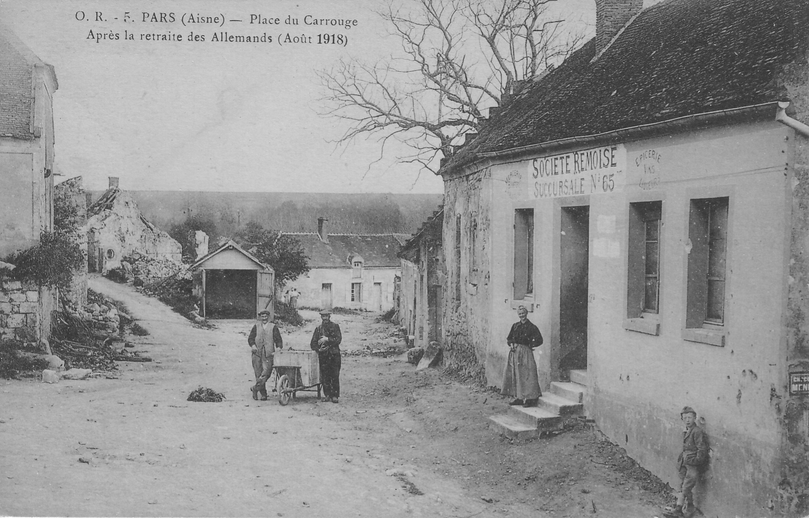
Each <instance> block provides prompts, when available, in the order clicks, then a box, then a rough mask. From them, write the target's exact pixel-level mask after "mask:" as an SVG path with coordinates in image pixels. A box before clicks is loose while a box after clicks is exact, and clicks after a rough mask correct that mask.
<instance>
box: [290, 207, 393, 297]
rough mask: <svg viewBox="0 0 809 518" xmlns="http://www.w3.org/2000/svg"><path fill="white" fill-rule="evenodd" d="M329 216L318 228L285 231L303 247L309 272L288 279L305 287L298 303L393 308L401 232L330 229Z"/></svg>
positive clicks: (299, 286) (302, 288) (294, 284)
mask: <svg viewBox="0 0 809 518" xmlns="http://www.w3.org/2000/svg"><path fill="white" fill-rule="evenodd" d="M327 221H328V220H326V219H325V218H319V219H318V231H317V233H314V232H298V233H296V232H284V234H286V235H290V236H293V237H295V239H297V240H298V241H299V242H300V243H301V247H302V248H303V251H304V253H305V254H306V257H307V258H308V260H307V264H308V266H309V273H307V274H305V275H301V276H300V277H298V278H297V279H295V280H294V281H291V282H288V283H287V284H286V286H285V290H286V289H289V290H291V289H293V288H294V289H296V290H298V292H299V294H300V295H299V297H298V306H299V307H301V306H303V307H312V308H332V307H343V308H349V309H361V310H367V311H382V312H384V311H388V310H390V309H391V308H392V307H393V289H394V279H395V278H396V276H397V275H400V273H401V264H400V262H399V258H398V257H396V253H397V252H398V251H399V247H400V246H401V241H399V239H400V236H399V235H397V234H329V232H328V229H327V226H326V223H327Z"/></svg>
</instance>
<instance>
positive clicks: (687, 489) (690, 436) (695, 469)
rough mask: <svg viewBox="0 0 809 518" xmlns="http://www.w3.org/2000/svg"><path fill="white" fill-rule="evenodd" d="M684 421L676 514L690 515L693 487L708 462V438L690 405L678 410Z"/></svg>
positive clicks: (692, 507) (691, 513)
mask: <svg viewBox="0 0 809 518" xmlns="http://www.w3.org/2000/svg"><path fill="white" fill-rule="evenodd" d="M680 419H682V421H683V423H685V430H683V452H682V453H680V456H679V457H678V458H677V470H678V471H679V474H680V481H681V484H680V494H679V495H678V496H677V514H680V513H681V515H682V516H686V517H690V516H693V514H694V512H695V511H696V507H695V506H694V496H693V489H694V486H696V485H697V482H699V478H700V474H701V473H702V471H703V469H704V468H705V466H706V465H707V463H708V438H707V436H706V435H705V432H704V431H703V430H702V428H700V427H699V426H697V412H696V411H695V410H694V409H693V408H691V407H690V406H687V407H684V408H683V409H682V411H681V412H680Z"/></svg>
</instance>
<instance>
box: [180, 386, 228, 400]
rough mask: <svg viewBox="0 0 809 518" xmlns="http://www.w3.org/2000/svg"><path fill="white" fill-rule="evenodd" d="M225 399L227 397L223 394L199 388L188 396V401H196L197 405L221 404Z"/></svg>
mask: <svg viewBox="0 0 809 518" xmlns="http://www.w3.org/2000/svg"><path fill="white" fill-rule="evenodd" d="M224 399H225V395H224V394H222V393H221V392H216V391H214V390H213V389H209V388H202V387H199V388H198V389H196V390H194V391H193V392H191V394H189V395H188V401H195V402H197V403H221V402H222V400H224Z"/></svg>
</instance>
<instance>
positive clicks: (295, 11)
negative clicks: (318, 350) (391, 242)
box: [0, 0, 595, 193]
mask: <svg viewBox="0 0 809 518" xmlns="http://www.w3.org/2000/svg"><path fill="white" fill-rule="evenodd" d="M400 1H402V2H407V1H410V0H400ZM558 3H559V4H560V5H562V7H563V8H564V9H565V10H566V12H567V13H568V16H569V17H575V18H577V19H580V20H581V21H582V23H584V24H592V23H594V19H595V1H594V0H559V1H558ZM379 5H380V4H379V2H378V1H370V0H335V1H333V2H326V1H313V0H309V1H306V0H298V1H287V0H273V1H272V2H267V1H265V0H219V1H212V0H195V1H192V0H168V1H165V0H164V1H159V2H156V1H152V0H127V1H120V0H103V1H101V0H83V1H75V0H0V20H2V22H3V23H4V24H6V25H7V26H10V27H11V28H12V30H13V31H14V32H15V33H16V34H17V36H18V37H19V38H20V39H21V40H22V41H23V42H24V43H25V44H26V45H28V46H29V47H30V48H31V49H32V50H33V51H34V53H35V54H37V55H38V56H39V58H40V59H42V60H43V61H44V62H46V63H49V64H51V65H53V66H54V68H55V70H56V76H57V79H58V82H59V89H58V91H57V92H56V93H55V94H54V124H55V132H56V152H55V153H56V155H55V156H56V160H55V162H56V173H57V174H60V175H63V176H61V178H62V179H64V178H69V177H74V176H82V177H83V180H84V186H85V188H86V189H91V190H93V189H104V188H106V186H107V182H108V180H107V177H109V176H117V177H119V178H120V185H121V187H122V188H123V189H130V190H187V191H242V192H244V191H259V192H342V193H365V192H367V193H371V192H376V193H379V192H393V193H440V192H442V181H441V179H440V177H436V176H435V175H433V174H432V173H431V172H429V171H419V168H418V166H416V165H411V164H401V163H397V162H396V160H395V159H394V158H393V157H392V156H391V157H390V158H387V159H384V160H382V161H380V162H378V163H375V164H373V165H372V163H373V162H374V161H375V160H376V159H377V158H378V157H379V145H378V143H377V142H375V141H362V140H360V141H354V142H353V143H352V144H350V145H348V146H338V145H337V144H335V141H336V140H337V139H339V138H340V137H341V136H342V134H343V133H344V132H345V130H346V129H347V128H346V126H345V125H344V123H341V122H340V121H337V120H335V119H332V118H327V117H324V116H322V115H321V113H322V112H323V110H324V104H323V102H322V98H323V96H324V94H325V92H324V91H323V89H322V87H321V85H320V82H319V79H318V77H317V75H316V72H317V71H318V70H322V69H328V68H330V67H331V66H332V65H333V64H334V63H336V62H337V61H338V60H339V59H341V58H360V59H363V60H365V61H371V62H373V61H377V60H379V59H381V58H384V57H387V56H389V55H390V54H391V53H394V52H396V51H397V50H398V48H399V47H398V45H397V41H396V39H395V38H391V37H390V36H388V35H387V33H386V30H385V27H384V25H383V23H382V21H381V20H380V19H379V17H378V15H376V14H375V13H374V12H373V8H374V7H375V6H379ZM97 12H98V13H101V14H100V16H101V18H102V20H101V21H100V20H96V13H97ZM125 13H128V15H127V14H125ZM144 13H147V14H145V15H144ZM160 13H165V16H164V17H163V20H165V21H161V15H160ZM170 13H173V16H174V18H173V21H172V18H171V16H170ZM189 13H193V14H195V15H202V16H217V15H221V16H222V17H223V18H224V20H225V22H224V23H223V25H222V26H212V25H210V24H208V25H205V24H191V23H186V24H185V25H183V21H184V19H185V21H187V15H188V14H189ZM184 14H185V15H186V17H185V18H184V17H183V15H184ZM251 15H257V16H261V17H263V18H267V19H271V18H276V17H277V18H279V19H280V22H281V23H280V24H279V25H274V24H262V25H258V24H249V23H248V22H249V20H250V17H251ZM306 15H312V16H314V17H316V18H340V19H356V20H357V25H356V26H355V27H351V28H350V29H341V30H336V29H334V28H332V29H331V30H328V31H323V30H319V28H317V27H312V26H304V17H305V16H306ZM127 17H128V20H131V21H125V19H127ZM287 17H293V18H297V19H298V20H299V25H298V26H290V25H286V24H285V23H284V22H285V21H286V18H287ZM116 18H117V19H116ZM144 19H145V21H144ZM233 19H241V20H244V21H243V22H231V21H229V20H233ZM91 31H92V36H91V35H90V33H91ZM125 31H127V32H128V33H131V34H134V35H135V37H136V40H135V41H129V40H126V39H124V35H125ZM110 32H112V33H117V34H118V37H119V38H120V39H118V40H114V39H113V40H109V39H101V40H100V41H98V40H97V39H96V38H98V37H100V36H99V35H102V36H103V35H106V34H109V33H110ZM191 32H193V33H195V34H197V35H203V36H205V37H206V41H205V42H194V41H188V35H189V33H191ZM220 32H228V33H230V34H250V35H256V36H261V35H262V34H264V33H266V34H267V35H270V36H272V37H273V40H274V41H273V43H268V44H248V43H224V42H213V41H210V40H211V38H212V35H213V34H214V33H217V34H218V33H220ZM320 33H329V34H343V35H344V36H347V37H348V42H347V44H346V45H345V46H340V45H317V44H316V43H312V44H284V45H279V44H278V41H277V40H278V37H279V35H280V36H281V37H282V41H283V39H284V38H285V37H286V35H287V34H289V35H290V36H292V37H294V36H298V35H301V36H303V35H306V36H307V37H312V38H313V39H314V38H316V35H317V34H320ZM142 34H159V35H174V36H176V35H181V36H182V37H183V41H182V42H178V41H148V40H142V39H141V35H142ZM57 181H59V180H58V179H57Z"/></svg>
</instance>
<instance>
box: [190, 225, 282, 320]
mask: <svg viewBox="0 0 809 518" xmlns="http://www.w3.org/2000/svg"><path fill="white" fill-rule="evenodd" d="M191 271H192V272H193V275H194V292H195V294H196V295H197V297H199V299H200V300H201V301H202V302H201V304H200V311H201V314H202V316H203V317H205V318H255V317H256V314H257V313H258V312H259V311H261V310H263V309H267V310H269V311H270V316H271V318H272V317H274V316H275V308H274V304H273V297H274V294H275V271H274V270H273V269H272V268H271V267H270V266H268V265H266V264H263V263H262V262H261V261H259V260H258V259H256V258H255V257H254V256H253V255H251V254H250V253H249V252H247V251H245V250H243V249H242V248H241V247H240V246H239V245H237V244H236V243H234V242H233V241H228V242H227V243H225V244H223V245H222V246H220V247H219V248H217V249H216V250H214V251H213V252H211V253H209V254H208V255H206V256H204V257H202V258H200V259H199V260H198V261H197V262H195V263H194V264H192V265H191Z"/></svg>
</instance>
